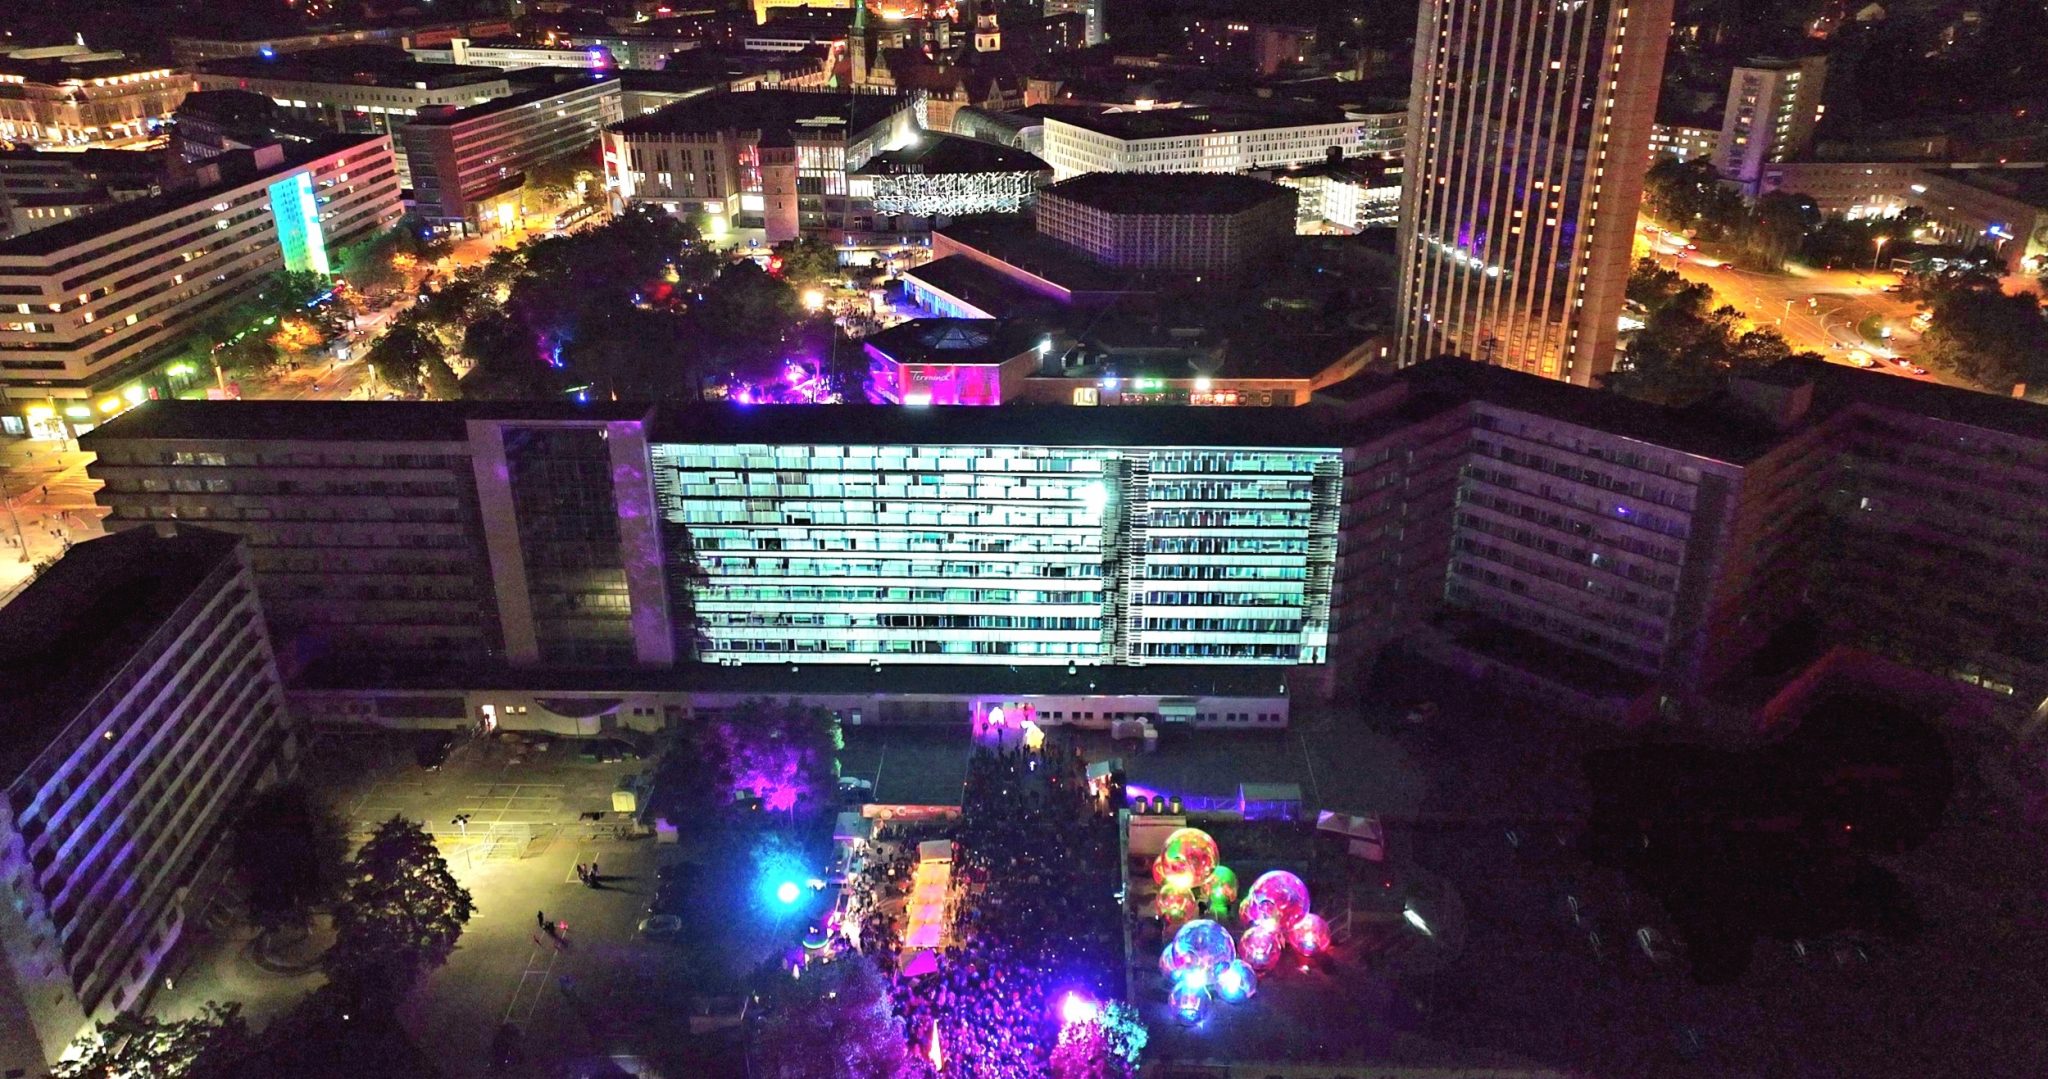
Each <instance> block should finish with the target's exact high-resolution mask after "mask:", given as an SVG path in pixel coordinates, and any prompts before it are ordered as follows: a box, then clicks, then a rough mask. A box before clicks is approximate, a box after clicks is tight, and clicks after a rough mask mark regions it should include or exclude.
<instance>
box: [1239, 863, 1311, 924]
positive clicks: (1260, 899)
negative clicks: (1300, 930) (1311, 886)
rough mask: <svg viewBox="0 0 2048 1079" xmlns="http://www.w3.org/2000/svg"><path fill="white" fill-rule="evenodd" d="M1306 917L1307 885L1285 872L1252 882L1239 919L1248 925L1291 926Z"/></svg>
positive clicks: (1276, 872)
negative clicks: (1254, 923)
mask: <svg viewBox="0 0 2048 1079" xmlns="http://www.w3.org/2000/svg"><path fill="white" fill-rule="evenodd" d="M1307 913H1308V885H1306V884H1303V883H1302V882H1301V878H1300V877H1297V876H1295V875H1294V874H1292V873H1289V872H1288V871H1286V870H1285V869H1275V870H1273V871H1272V872H1270V873H1262V874H1260V875H1259V879H1257V880H1255V881H1253V882H1252V886H1251V888H1250V889H1248V890H1247V891H1246V892H1245V899H1244V905H1243V906H1242V907H1241V908H1239V913H1238V916H1239V917H1241V918H1243V919H1244V920H1245V922H1246V923H1247V924H1249V923H1252V922H1267V921H1270V922H1276V923H1278V924H1280V925H1282V926H1290V925H1293V924H1294V923H1295V922H1296V921H1298V920H1299V919H1300V918H1301V916H1302V915H1304V914H1307Z"/></svg>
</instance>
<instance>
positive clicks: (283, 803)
mask: <svg viewBox="0 0 2048 1079" xmlns="http://www.w3.org/2000/svg"><path fill="white" fill-rule="evenodd" d="M233 854H234V865H235V872H236V875H237V876H238V877H239V878H240V880H241V882H242V886H243V888H244V889H245V890H246V891H247V892H248V896H249V907H250V910H251V911H252V912H253V913H254V914H255V916H256V920H257V921H258V922H259V923H261V924H263V925H272V926H274V925H288V924H302V923H303V922H304V921H305V917H306V912H307V911H308V909H309V908H311V907H312V906H314V905H315V904H317V903H321V902H324V901H325V900H327V899H328V898H330V897H331V896H333V895H334V894H335V893H336V892H338V891H339V890H340V888H341V880H342V873H343V869H344V866H345V865H346V864H347V861H348V834H347V832H346V830H345V828H344V827H343V825H342V823H341V821H340V820H338V819H336V817H335V816H334V815H333V814H332V813H329V812H327V811H326V809H325V808H323V807H322V806H320V805H319V804H317V803H316V802H314V801H313V799H312V797H311V796H310V795H309V794H308V793H307V792H306V788H305V787H303V786H301V785H299V784H296V783H291V784H286V785H284V786H279V787H273V788H271V789H270V790H267V791H265V792H263V793H262V794H260V795H258V796H257V797H256V799H255V800H254V801H252V802H251V803H250V804H249V807H248V809H246V810H244V811H243V813H242V818H241V820H240V821H238V822H237V823H236V825H235V835H234V846H233Z"/></svg>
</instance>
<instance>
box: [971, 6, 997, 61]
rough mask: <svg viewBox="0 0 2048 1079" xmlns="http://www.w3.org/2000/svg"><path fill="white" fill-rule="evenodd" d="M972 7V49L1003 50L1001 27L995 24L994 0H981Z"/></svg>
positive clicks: (979, 50)
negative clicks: (973, 8) (973, 11)
mask: <svg viewBox="0 0 2048 1079" xmlns="http://www.w3.org/2000/svg"><path fill="white" fill-rule="evenodd" d="M974 7H975V15H974V51H975V52H1001V51H1003V28H1002V27H1000V26H998V25H996V4H995V0H981V2H980V3H978V4H976V5H975V6H974Z"/></svg>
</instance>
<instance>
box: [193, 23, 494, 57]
mask: <svg viewBox="0 0 2048 1079" xmlns="http://www.w3.org/2000/svg"><path fill="white" fill-rule="evenodd" d="M511 32H512V21H511V20H510V19H507V18H505V17H503V16H486V17H484V18H480V19H459V20H454V21H450V22H432V23H415V24H413V25H410V26H379V27H375V28H362V29H353V28H352V29H346V30H340V29H336V30H315V31H310V32H308V33H303V34H287V35H284V36H282V37H266V36H262V35H256V34H251V35H247V36H237V37H225V36H224V37H195V36H192V35H184V34H180V35H173V36H172V38H171V56H172V59H174V60H175V61H176V62H177V63H178V65H179V66H181V67H188V68H189V67H192V66H194V65H197V64H202V63H205V62H206V61H208V60H226V59H230V58H232V57H237V56H283V55H285V54H287V53H295V52H306V51H308V50H310V49H331V48H334V47H335V46H338V45H396V46H401V47H403V46H406V45H419V46H421V47H427V46H431V45H436V44H444V43H446V42H447V41H449V40H450V39H451V38H455V37H466V38H495V37H501V36H504V35H507V34H510V33H511Z"/></svg>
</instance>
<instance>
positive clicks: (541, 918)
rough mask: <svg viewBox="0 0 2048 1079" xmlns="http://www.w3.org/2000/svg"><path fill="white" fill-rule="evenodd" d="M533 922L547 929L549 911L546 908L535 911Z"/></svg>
mask: <svg viewBox="0 0 2048 1079" xmlns="http://www.w3.org/2000/svg"><path fill="white" fill-rule="evenodd" d="M533 924H535V925H537V926H540V927H541V928H542V929H546V928H547V927H548V912H547V911H544V910H537V911H534V912H533Z"/></svg>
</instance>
